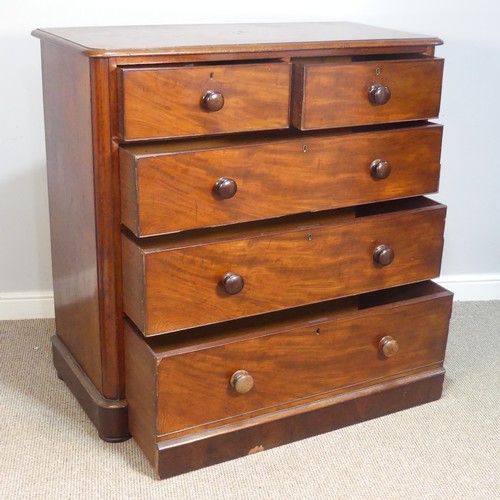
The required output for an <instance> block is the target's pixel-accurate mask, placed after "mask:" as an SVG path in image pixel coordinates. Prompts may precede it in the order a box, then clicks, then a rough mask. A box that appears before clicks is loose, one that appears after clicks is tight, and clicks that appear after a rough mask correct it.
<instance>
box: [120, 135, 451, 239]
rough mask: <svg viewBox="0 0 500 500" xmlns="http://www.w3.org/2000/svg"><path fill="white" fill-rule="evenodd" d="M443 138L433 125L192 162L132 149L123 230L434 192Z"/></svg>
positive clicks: (139, 231) (193, 154)
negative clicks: (223, 184) (226, 188)
mask: <svg viewBox="0 0 500 500" xmlns="http://www.w3.org/2000/svg"><path fill="white" fill-rule="evenodd" d="M441 137H442V127H441V126H437V125H428V126H422V127H415V128H404V129H395V130H386V131H377V132H363V133H356V134H348V135H346V134H337V135H330V136H326V137H325V136H322V137H304V138H300V139H293V140H285V141H283V140H281V141H278V142H275V143H267V144H262V143H261V144H250V145H245V144H243V145H236V146H234V147H227V148H224V147H217V144H218V143H217V142H216V141H215V142H214V148H208V149H203V150H198V151H188V152H178V151H174V152H172V151H169V150H168V146H167V147H166V149H164V150H163V151H162V150H161V149H160V150H157V151H156V153H155V152H152V151H154V150H152V149H151V148H137V147H135V146H134V147H133V148H130V149H127V148H124V149H122V150H121V184H122V185H121V193H122V222H123V223H124V224H125V225H126V226H127V227H128V228H129V229H130V230H131V231H133V232H134V233H135V234H136V235H137V236H139V237H141V236H149V235H155V234H161V233H169V232H174V231H179V230H183V229H194V228H197V227H204V226H220V225H225V224H232V223H236V222H247V221H253V220H259V219H265V218H269V217H277V216H282V215H286V214H293V213H299V212H307V211H317V210H326V209H331V208H339V207H346V206H352V205H357V204H361V203H369V202H373V201H377V200H386V199H391V198H402V197H408V196H415V195H419V194H424V193H431V192H435V191H436V190H437V188H438V182H439V169H440V153H441ZM384 162H388V164H389V168H390V170H387V168H385V167H387V163H384ZM384 168H385V169H384ZM386 175H388V177H385V176H386ZM221 179H223V180H222V181H221ZM221 182H222V183H226V185H228V186H229V188H231V189H232V190H230V191H224V190H223V188H222V187H221ZM234 190H235V191H234ZM227 196H230V197H227Z"/></svg>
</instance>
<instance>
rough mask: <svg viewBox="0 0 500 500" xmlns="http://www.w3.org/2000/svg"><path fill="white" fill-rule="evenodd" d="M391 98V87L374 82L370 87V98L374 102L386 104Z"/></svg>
mask: <svg viewBox="0 0 500 500" xmlns="http://www.w3.org/2000/svg"><path fill="white" fill-rule="evenodd" d="M390 98H391V89H390V88H389V87H387V86H385V85H380V84H379V83H374V84H373V85H371V86H370V88H369V89H368V99H369V101H370V102H371V103H372V104H377V105H380V104H386V103H387V102H388V101H389V99H390Z"/></svg>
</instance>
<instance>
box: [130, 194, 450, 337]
mask: <svg viewBox="0 0 500 500" xmlns="http://www.w3.org/2000/svg"><path fill="white" fill-rule="evenodd" d="M445 216H446V207H445V206H443V205H440V204H438V203H436V202H433V201H431V200H428V199H426V198H422V197H420V198H412V199H406V200H399V201H395V202H385V203H381V204H375V205H365V206H362V207H358V208H357V209H356V210H338V211H333V212H325V213H321V214H317V215H316V216H302V217H296V218H292V219H283V220H282V221H281V222H271V223H270V222H268V223H267V224H264V223H259V224H254V225H252V224H248V225H243V226H238V227H236V228H233V227H227V228H221V230H206V231H197V232H194V234H190V233H189V232H187V233H180V234H178V235H174V236H173V237H171V238H166V239H165V238H156V239H155V238H153V239H152V240H150V241H148V242H142V243H139V242H137V241H134V239H133V238H131V237H128V236H125V235H124V236H123V237H122V245H123V300H124V302H123V303H124V312H125V314H126V315H127V316H128V317H129V318H131V319H132V321H133V322H134V323H135V324H136V325H137V326H138V328H139V329H140V330H141V331H142V332H143V333H144V334H145V335H154V334H158V333H162V332H169V331H175V330H181V329H185V328H190V327H194V326H199V325H206V324H211V323H216V322H220V321H226V320H231V319H234V318H238V317H245V316H251V315H256V314H260V313H265V312H270V311H276V310H280V309H285V308H289V307H294V306H299V305H302V304H307V303H314V302H321V301H325V300H328V299H332V298H336V297H341V296H348V295H354V294H358V293H362V292H367V291H371V290H375V289H381V288H387V287H392V286H396V285H401V284H404V283H411V282H416V281H422V280H426V279H430V278H433V277H436V276H438V275H439V271H440V265H441V254H442V247H443V230H444V222H445ZM407 228H411V231H408V230H407Z"/></svg>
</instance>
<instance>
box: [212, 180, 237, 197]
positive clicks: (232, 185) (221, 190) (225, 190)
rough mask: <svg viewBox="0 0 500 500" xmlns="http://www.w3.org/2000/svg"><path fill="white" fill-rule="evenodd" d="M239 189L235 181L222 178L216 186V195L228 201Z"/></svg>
mask: <svg viewBox="0 0 500 500" xmlns="http://www.w3.org/2000/svg"><path fill="white" fill-rule="evenodd" d="M237 189H238V185H237V184H236V182H235V181H234V180H233V179H228V178H227V177H221V178H220V179H219V180H218V181H217V182H216V183H215V184H214V193H215V194H216V195H217V196H220V197H221V198H223V199H225V200H228V199H229V198H232V197H233V196H234V195H235V194H236V191H237Z"/></svg>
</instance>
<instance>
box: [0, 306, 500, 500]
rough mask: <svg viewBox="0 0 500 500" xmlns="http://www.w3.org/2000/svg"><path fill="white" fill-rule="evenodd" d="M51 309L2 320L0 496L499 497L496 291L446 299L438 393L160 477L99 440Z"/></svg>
mask: <svg viewBox="0 0 500 500" xmlns="http://www.w3.org/2000/svg"><path fill="white" fill-rule="evenodd" d="M53 333H54V324H53V321H51V320H26V321H4V322H0V499H1V500H10V499H16V498H42V499H100V498H104V499H120V500H121V499H126V498H133V499H151V498H165V499H184V498H186V499H199V500H203V499H217V500H224V499H286V500H293V499H316V498H318V499H320V498H326V499H363V500H366V499H446V500H454V499H473V500H476V499H488V500H492V499H500V460H499V454H500V418H499V410H500V398H499V391H500V302H462V303H456V304H455V309H454V313H453V318H452V324H451V331H450V338H449V343H448V354H447V359H446V364H445V366H446V369H447V378H446V382H445V388H444V394H443V397H442V399H441V400H440V401H437V402H434V403H430V404H428V405H424V406H421V407H418V408H414V409H411V410H407V411H404V412H400V413H397V414H394V415H390V416H387V417H383V418H380V419H377V420H373V421H370V422H367V423H363V424H359V425H357V426H352V427H349V428H345V429H341V430H338V431H335V432H331V433H328V434H324V435H322V436H317V437H314V438H311V439H308V440H304V441H301V442H298V443H294V444H291V445H288V446H283V447H281V448H276V449H274V450H269V451H266V452H265V453H258V454H256V455H252V456H249V457H246V458H243V459H239V460H234V461H231V462H227V463H225V464H221V465H216V466H213V467H209V468H207V469H204V470H201V471H196V472H192V473H189V474H184V475H182V476H178V477H175V478H172V479H168V480H165V481H157V480H155V479H154V476H153V471H152V469H151V467H150V466H149V464H148V463H147V461H146V459H145V458H144V457H143V455H142V453H141V451H140V450H139V448H138V447H137V445H136V444H135V443H134V442H133V441H132V440H130V441H127V442H125V443H121V444H109V443H104V442H102V441H100V440H99V439H98V437H97V434H96V432H95V431H94V429H93V427H92V425H91V424H90V422H89V420H88V419H87V417H86V416H85V415H84V413H83V411H81V410H80V408H79V406H78V404H77V403H76V402H75V400H74V399H73V397H72V396H71V394H70V392H69V391H68V390H67V389H66V386H65V385H64V383H63V382H61V381H60V380H58V379H57V377H56V375H55V372H54V369H53V368H52V365H51V358H50V342H49V339H50V337H51V335H53Z"/></svg>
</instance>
